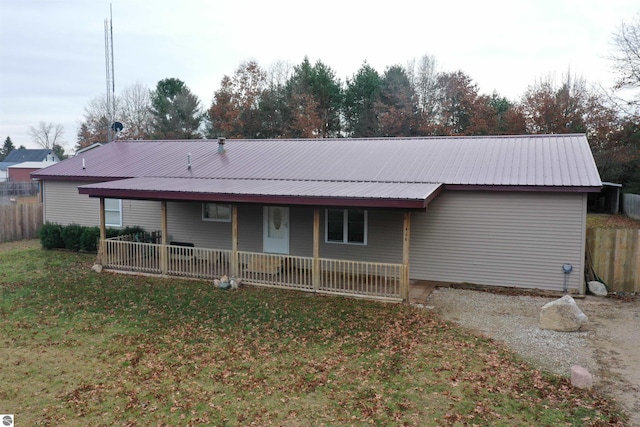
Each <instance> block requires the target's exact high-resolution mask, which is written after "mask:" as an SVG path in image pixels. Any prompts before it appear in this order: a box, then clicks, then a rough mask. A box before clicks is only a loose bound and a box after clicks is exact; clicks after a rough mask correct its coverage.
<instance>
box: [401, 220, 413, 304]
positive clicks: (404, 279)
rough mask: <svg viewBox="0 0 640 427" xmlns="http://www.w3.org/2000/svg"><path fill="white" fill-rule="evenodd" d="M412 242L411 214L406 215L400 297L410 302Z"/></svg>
mask: <svg viewBox="0 0 640 427" xmlns="http://www.w3.org/2000/svg"><path fill="white" fill-rule="evenodd" d="M410 242H411V212H409V211H406V212H405V213H404V227H403V233H402V272H401V274H400V297H401V298H402V300H403V301H405V302H409V247H410Z"/></svg>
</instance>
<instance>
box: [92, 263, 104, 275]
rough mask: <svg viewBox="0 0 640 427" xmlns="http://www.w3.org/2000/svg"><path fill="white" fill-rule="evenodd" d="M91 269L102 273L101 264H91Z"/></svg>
mask: <svg viewBox="0 0 640 427" xmlns="http://www.w3.org/2000/svg"><path fill="white" fill-rule="evenodd" d="M91 269H92V270H93V271H95V272H96V273H102V264H93V267H91Z"/></svg>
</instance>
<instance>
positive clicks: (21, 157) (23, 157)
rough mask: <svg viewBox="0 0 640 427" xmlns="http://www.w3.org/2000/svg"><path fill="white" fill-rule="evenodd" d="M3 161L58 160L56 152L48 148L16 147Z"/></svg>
mask: <svg viewBox="0 0 640 427" xmlns="http://www.w3.org/2000/svg"><path fill="white" fill-rule="evenodd" d="M4 161H5V162H13V163H22V162H53V163H55V162H59V161H60V159H59V158H58V156H57V154H56V153H55V152H54V151H53V150H51V149H49V148H42V149H39V148H38V149H31V148H16V149H15V150H13V151H11V152H10V153H9V154H8V155H7V157H5V159H4Z"/></svg>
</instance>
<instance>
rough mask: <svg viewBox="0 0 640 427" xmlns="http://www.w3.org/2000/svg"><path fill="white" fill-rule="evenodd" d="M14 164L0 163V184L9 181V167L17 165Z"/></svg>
mask: <svg viewBox="0 0 640 427" xmlns="http://www.w3.org/2000/svg"><path fill="white" fill-rule="evenodd" d="M17 164H18V163H16V162H0V182H5V181H7V180H8V179H9V166H13V165H17Z"/></svg>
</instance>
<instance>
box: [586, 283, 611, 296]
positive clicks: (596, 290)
mask: <svg viewBox="0 0 640 427" xmlns="http://www.w3.org/2000/svg"><path fill="white" fill-rule="evenodd" d="M587 286H588V287H589V292H591V293H592V294H594V295H595V296H597V297H606V296H607V293H608V292H607V287H606V286H605V285H604V283H601V282H598V281H595V280H594V281H591V282H589V283H587Z"/></svg>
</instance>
